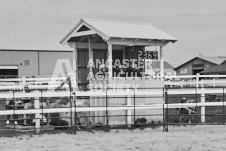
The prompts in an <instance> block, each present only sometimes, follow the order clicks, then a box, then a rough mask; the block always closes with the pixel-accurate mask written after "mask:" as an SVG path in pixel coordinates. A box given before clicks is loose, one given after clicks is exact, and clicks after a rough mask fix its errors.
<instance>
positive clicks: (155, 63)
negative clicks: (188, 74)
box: [151, 61, 174, 69]
mask: <svg viewBox="0 0 226 151" xmlns="http://www.w3.org/2000/svg"><path fill="white" fill-rule="evenodd" d="M151 66H152V68H160V61H152V64H151ZM173 68H174V67H173V66H172V65H171V64H169V63H168V62H166V61H164V69H173Z"/></svg>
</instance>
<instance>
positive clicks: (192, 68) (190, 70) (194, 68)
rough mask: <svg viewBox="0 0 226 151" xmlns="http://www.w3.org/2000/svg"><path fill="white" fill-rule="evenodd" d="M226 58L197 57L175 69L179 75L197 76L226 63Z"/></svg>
mask: <svg viewBox="0 0 226 151" xmlns="http://www.w3.org/2000/svg"><path fill="white" fill-rule="evenodd" d="M225 60H226V57H204V56H200V57H195V58H193V59H191V60H189V61H187V62H185V63H183V64H182V65H179V66H178V67H176V68H174V70H175V71H176V74H177V75H196V74H197V73H201V72H202V71H204V70H207V69H211V68H213V67H215V66H218V65H220V64H222V63H224V62H225Z"/></svg>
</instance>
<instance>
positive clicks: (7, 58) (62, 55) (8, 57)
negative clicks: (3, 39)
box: [0, 50, 72, 77]
mask: <svg viewBox="0 0 226 151" xmlns="http://www.w3.org/2000/svg"><path fill="white" fill-rule="evenodd" d="M58 59H68V60H69V62H70V66H71V67H72V51H65V52H61V51H35V50H32V51H27V50H5V51H3V50H1V51H0V65H18V76H20V77H22V76H28V77H31V76H38V75H52V74H53V71H54V68H55V66H56V63H57V60H58ZM25 60H29V64H27V65H26V64H25ZM38 60H39V61H38ZM38 63H39V65H38ZM62 68H63V69H64V71H65V74H67V72H66V71H67V70H66V67H65V65H63V66H62Z"/></svg>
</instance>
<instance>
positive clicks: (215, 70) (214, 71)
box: [200, 61, 226, 75]
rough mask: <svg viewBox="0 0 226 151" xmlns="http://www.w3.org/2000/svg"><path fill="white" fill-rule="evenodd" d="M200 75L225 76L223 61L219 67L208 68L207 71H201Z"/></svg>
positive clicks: (225, 67) (225, 64)
mask: <svg viewBox="0 0 226 151" xmlns="http://www.w3.org/2000/svg"><path fill="white" fill-rule="evenodd" d="M200 74H204V75H226V61H224V62H223V63H221V64H220V65H217V66H214V67H212V68H208V69H206V70H204V71H202V72H201V73H200Z"/></svg>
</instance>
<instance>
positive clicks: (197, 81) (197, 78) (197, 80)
mask: <svg viewBox="0 0 226 151" xmlns="http://www.w3.org/2000/svg"><path fill="white" fill-rule="evenodd" d="M198 87H199V73H197V74H196V88H198Z"/></svg>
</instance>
